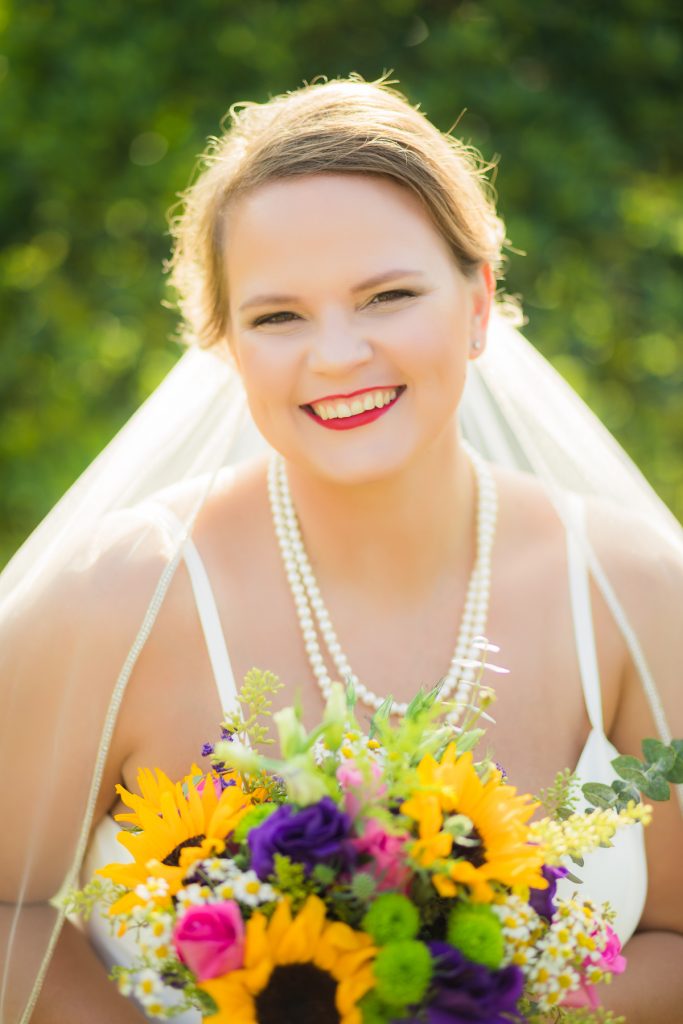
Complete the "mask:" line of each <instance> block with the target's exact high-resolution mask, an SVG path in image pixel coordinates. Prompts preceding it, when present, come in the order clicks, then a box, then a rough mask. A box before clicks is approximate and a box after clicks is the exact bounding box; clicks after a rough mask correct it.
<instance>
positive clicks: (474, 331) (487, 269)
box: [470, 263, 496, 359]
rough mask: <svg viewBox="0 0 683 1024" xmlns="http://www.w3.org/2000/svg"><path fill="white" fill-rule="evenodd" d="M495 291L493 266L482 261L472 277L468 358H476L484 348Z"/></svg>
mask: <svg viewBox="0 0 683 1024" xmlns="http://www.w3.org/2000/svg"><path fill="white" fill-rule="evenodd" d="M495 293H496V279H495V275H494V273H493V268H492V266H491V264H490V263H483V264H482V265H481V267H479V269H478V270H477V272H476V274H475V276H474V277H473V278H472V319H471V326H470V359H478V358H479V356H480V355H481V354H482V352H483V351H484V349H485V348H486V331H487V328H488V323H489V317H490V315H491V304H492V302H493V296H494V295H495Z"/></svg>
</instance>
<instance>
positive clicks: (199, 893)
mask: <svg viewBox="0 0 683 1024" xmlns="http://www.w3.org/2000/svg"><path fill="white" fill-rule="evenodd" d="M175 898H176V903H177V905H178V907H179V909H181V910H187V909H188V908H189V907H202V906H204V904H205V903H215V901H216V897H215V894H214V891H213V889H212V888H211V886H210V885H200V884H199V883H198V882H192V884H191V885H186V886H185V887H184V888H183V889H181V890H180V892H177V893H176V897H175Z"/></svg>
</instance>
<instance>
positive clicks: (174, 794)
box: [97, 770, 257, 916]
mask: <svg viewBox="0 0 683 1024" xmlns="http://www.w3.org/2000/svg"><path fill="white" fill-rule="evenodd" d="M157 776H158V778H157V780H156V781H155V780H154V779H153V777H152V776H151V773H147V774H146V775H145V773H144V770H143V771H142V772H141V773H140V774H139V776H138V784H139V785H140V788H141V789H142V790H143V793H145V794H146V795H145V796H136V794H135V793H130V792H129V791H128V790H127V789H125V788H124V787H123V786H120V785H119V786H117V787H116V790H117V792H118V793H119V795H120V797H121V799H122V801H123V803H125V804H126V805H127V806H128V807H130V808H131V809H132V811H133V814H119V815H116V818H117V820H124V821H125V820H129V821H133V822H134V824H136V825H137V826H138V827H139V828H140V829H141V830H142V831H140V832H127V831H122V832H119V834H118V836H117V839H118V841H119V842H120V843H121V845H122V846H125V848H126V849H127V850H128V852H129V853H130V854H131V856H132V858H133V863H129V864H107V866H106V867H103V868H99V869H98V871H97V874H99V875H103V876H104V877H105V878H110V879H111V880H112V881H113V882H115V883H116V884H117V885H123V886H125V887H126V889H128V890H129V891H128V892H127V893H125V895H123V896H122V897H121V898H120V899H118V900H117V901H116V902H115V903H113V904H112V906H111V907H110V908H109V913H110V914H111V915H112V916H114V915H116V914H123V913H128V912H129V911H130V910H132V909H133V907H135V906H142V905H144V904H145V903H147V902H148V900H149V898H150V892H151V890H150V888H149V886H147V882H148V880H149V879H150V878H153V879H160V880H162V883H165V884H162V886H161V887H160V888H154V893H155V895H154V897H153V898H154V900H155V902H156V903H158V904H163V903H168V902H169V900H170V897H171V896H173V895H174V894H175V893H177V892H178V890H179V889H180V888H181V886H182V881H183V876H184V875H185V872H186V871H187V869H188V868H189V867H190V865H191V864H193V863H194V862H195V861H197V860H203V859H204V858H205V857H211V856H214V855H215V854H217V853H222V852H223V850H224V849H225V838H226V836H228V835H230V833H231V832H232V831H233V830H234V829H235V828H236V826H237V825H238V824H239V822H240V820H241V819H242V818H243V817H244V815H245V814H246V812H247V811H248V810H249V809H250V807H251V806H252V803H253V799H254V797H255V796H256V795H257V794H255V793H254V794H250V793H245V792H244V791H243V789H242V787H241V786H240V785H239V782H238V781H237V780H236V781H235V785H234V786H229V787H228V788H227V789H224V790H223V792H222V793H221V794H220V796H219V795H218V794H217V792H216V788H215V786H214V784H213V778H212V777H211V776H207V777H206V778H205V780H204V785H203V786H202V787H201V790H200V788H199V786H200V785H201V783H200V782H199V781H198V782H197V783H196V784H195V783H194V782H192V781H191V780H186V782H185V786H184V787H183V786H182V785H181V784H175V785H174V784H173V783H171V782H170V780H169V779H168V778H167V777H166V776H164V775H163V772H158V773H157ZM136 890H137V891H136Z"/></svg>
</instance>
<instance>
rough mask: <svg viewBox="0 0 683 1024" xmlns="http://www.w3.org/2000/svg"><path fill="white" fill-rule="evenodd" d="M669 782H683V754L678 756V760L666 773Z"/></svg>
mask: <svg viewBox="0 0 683 1024" xmlns="http://www.w3.org/2000/svg"><path fill="white" fill-rule="evenodd" d="M664 774H665V775H666V777H667V779H668V780H669V782H673V783H676V784H678V783H680V782H683V754H677V755H676V760H675V761H674V763H673V765H672V766H671V768H669V770H668V771H667V772H664Z"/></svg>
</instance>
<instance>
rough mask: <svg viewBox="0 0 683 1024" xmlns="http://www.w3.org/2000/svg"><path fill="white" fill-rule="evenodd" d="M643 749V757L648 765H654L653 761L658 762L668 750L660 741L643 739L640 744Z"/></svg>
mask: <svg viewBox="0 0 683 1024" xmlns="http://www.w3.org/2000/svg"><path fill="white" fill-rule="evenodd" d="M640 745H641V747H642V749H643V756H644V757H645V760H646V761H647V762H648V764H654V763H655V761H659V760H660V758H662V757H663V756H664V755H665V754H666V753H667V752H668V750H669V748H668V747H667V745H666V744H665V743H662V741H661V740H653V739H645V740H643V741H642V743H641V744H640Z"/></svg>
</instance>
